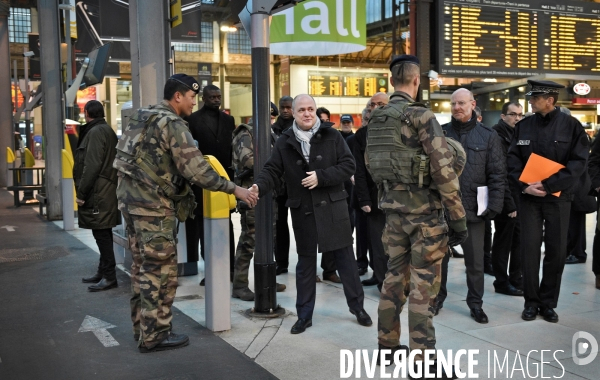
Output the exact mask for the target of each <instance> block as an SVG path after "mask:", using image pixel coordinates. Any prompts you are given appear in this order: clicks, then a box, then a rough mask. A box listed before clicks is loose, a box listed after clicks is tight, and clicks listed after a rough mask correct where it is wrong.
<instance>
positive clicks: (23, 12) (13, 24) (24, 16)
mask: <svg viewBox="0 0 600 380" xmlns="http://www.w3.org/2000/svg"><path fill="white" fill-rule="evenodd" d="M27 33H31V11H30V10H29V8H10V15H9V16H8V42H14V43H18V44H26V43H27V42H28V39H27Z"/></svg>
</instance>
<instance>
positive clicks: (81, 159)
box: [73, 100, 121, 292]
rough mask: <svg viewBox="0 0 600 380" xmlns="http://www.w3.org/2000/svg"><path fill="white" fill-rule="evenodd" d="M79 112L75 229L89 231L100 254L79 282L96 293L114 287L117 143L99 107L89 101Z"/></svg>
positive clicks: (76, 150)
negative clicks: (90, 272)
mask: <svg viewBox="0 0 600 380" xmlns="http://www.w3.org/2000/svg"><path fill="white" fill-rule="evenodd" d="M83 112H84V114H85V121H86V124H84V125H82V126H81V128H80V129H79V141H78V142H77V149H75V157H74V159H75V165H74V166H73V179H74V181H75V190H76V192H77V198H76V202H77V206H78V207H79V210H78V212H77V214H78V224H79V227H80V228H88V229H91V230H92V234H93V235H94V239H96V244H98V250H99V251H100V264H99V265H98V271H97V272H96V274H95V275H93V276H91V277H86V278H83V279H82V281H83V282H84V283H92V284H93V285H90V286H89V287H88V289H89V290H90V291H91V292H98V291H102V290H107V289H112V288H116V287H117V273H116V270H115V265H116V264H115V253H114V251H113V239H112V228H113V227H114V226H116V225H117V224H121V214H120V213H119V210H118V205H117V170H116V169H113V167H112V163H113V161H114V160H115V155H116V153H117V150H116V146H117V142H118V140H117V135H116V134H115V131H114V130H113V129H112V128H111V127H110V125H108V124H106V120H104V107H103V106H102V103H100V102H99V101H97V100H90V101H89V102H87V103H86V104H85V107H84V109H83Z"/></svg>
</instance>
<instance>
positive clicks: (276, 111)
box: [271, 102, 279, 116]
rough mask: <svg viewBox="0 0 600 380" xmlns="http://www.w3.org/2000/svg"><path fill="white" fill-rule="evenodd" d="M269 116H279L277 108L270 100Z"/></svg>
mask: <svg viewBox="0 0 600 380" xmlns="http://www.w3.org/2000/svg"><path fill="white" fill-rule="evenodd" d="M271 116H279V110H278V109H277V106H276V105H275V103H273V102H271Z"/></svg>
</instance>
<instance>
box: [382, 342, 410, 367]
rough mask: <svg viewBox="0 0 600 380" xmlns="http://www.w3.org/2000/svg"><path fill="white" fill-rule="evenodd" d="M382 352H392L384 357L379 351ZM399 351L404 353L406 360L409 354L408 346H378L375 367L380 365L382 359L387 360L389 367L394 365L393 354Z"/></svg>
mask: <svg viewBox="0 0 600 380" xmlns="http://www.w3.org/2000/svg"><path fill="white" fill-rule="evenodd" d="M382 350H391V351H392V352H390V353H388V354H386V355H384V354H383V353H382V352H381V351H382ZM399 350H404V351H406V358H408V353H409V351H410V350H409V348H408V346H403V345H399V346H396V347H386V346H384V345H382V344H380V345H379V360H377V365H381V362H382V361H383V359H384V358H385V359H387V361H388V362H389V363H390V364H389V365H394V354H395V353H396V351H399Z"/></svg>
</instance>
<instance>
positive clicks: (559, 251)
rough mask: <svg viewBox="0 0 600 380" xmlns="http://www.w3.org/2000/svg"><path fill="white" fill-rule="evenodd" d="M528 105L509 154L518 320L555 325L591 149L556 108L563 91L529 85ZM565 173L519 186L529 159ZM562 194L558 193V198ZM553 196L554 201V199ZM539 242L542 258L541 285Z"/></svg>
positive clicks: (578, 128)
mask: <svg viewBox="0 0 600 380" xmlns="http://www.w3.org/2000/svg"><path fill="white" fill-rule="evenodd" d="M528 83H529V85H530V86H531V91H530V92H529V93H528V94H527V96H531V98H530V99H529V104H531V110H532V111H533V112H534V115H532V116H530V117H527V118H525V119H523V120H521V121H520V122H519V123H517V125H516V126H515V135H514V136H513V139H512V142H511V144H510V148H509V150H508V161H507V162H508V173H509V174H508V179H509V181H510V184H511V186H513V187H514V188H515V189H516V190H517V191H519V192H521V195H520V199H519V201H518V204H519V221H520V223H521V235H522V236H526V237H527V238H526V239H521V266H522V269H523V291H524V293H525V308H524V310H523V313H522V314H521V318H522V319H523V320H526V321H532V320H534V319H535V318H536V316H537V314H538V313H539V314H540V315H542V317H543V318H544V320H546V321H548V322H554V323H555V322H558V315H557V314H556V312H555V311H554V308H555V307H556V306H557V304H558V295H559V293H560V281H561V277H562V272H563V269H564V267H565V259H566V257H567V231H568V229H569V212H570V210H571V201H572V200H573V188H574V186H575V185H576V184H577V182H578V179H579V178H580V177H581V174H582V173H583V171H584V170H585V168H586V164H587V158H588V155H589V149H590V143H589V139H588V137H587V135H586V134H585V131H584V129H583V127H582V126H581V123H580V122H579V121H578V120H577V119H575V118H574V117H572V116H569V115H566V114H565V113H562V112H560V109H559V108H558V107H556V101H557V100H558V90H559V89H560V88H564V87H565V86H563V85H560V84H558V83H555V82H552V81H532V80H529V81H528ZM533 153H535V154H537V155H539V156H542V157H545V158H547V159H549V160H552V161H555V162H558V163H560V164H562V165H564V166H565V167H564V168H563V169H560V170H559V171H558V172H557V173H555V174H553V175H551V176H550V177H548V178H546V179H544V180H540V181H536V182H531V183H523V182H521V181H520V177H521V174H522V173H523V170H524V168H525V165H526V164H527V161H528V160H529V157H530V156H531V155H532V154H533ZM559 192H560V193H559ZM553 194H556V195H553ZM542 237H543V238H544V243H545V244H544V246H545V249H546V253H545V255H544V267H543V277H542V281H541V283H540V281H539V272H540V257H541V245H542Z"/></svg>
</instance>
